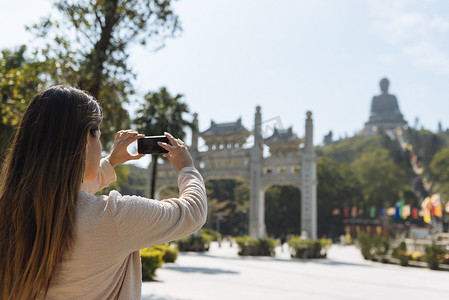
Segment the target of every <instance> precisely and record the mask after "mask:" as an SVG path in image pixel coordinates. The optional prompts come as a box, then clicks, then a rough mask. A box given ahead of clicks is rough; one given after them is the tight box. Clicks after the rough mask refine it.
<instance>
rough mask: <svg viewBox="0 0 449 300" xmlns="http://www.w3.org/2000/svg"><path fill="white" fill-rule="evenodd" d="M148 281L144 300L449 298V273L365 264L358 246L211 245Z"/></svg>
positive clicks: (411, 299)
mask: <svg viewBox="0 0 449 300" xmlns="http://www.w3.org/2000/svg"><path fill="white" fill-rule="evenodd" d="M157 275H158V277H157V281H155V282H144V284H143V287H142V299H143V300H150V299H151V300H221V299H226V300H228V299H238V300H239V299H242V300H252V299H258V300H261V299H345V300H347V299H348V300H349V299H407V300H413V299H449V272H442V271H431V270H429V269H418V268H410V267H400V266H396V265H385V264H381V263H374V262H370V261H365V260H364V259H363V258H362V257H361V255H360V251H359V250H358V249H356V248H355V247H354V246H337V245H334V246H332V248H331V249H330V251H329V255H328V259H320V260H292V259H290V258H289V253H288V252H287V251H286V249H284V251H281V248H278V249H277V252H276V257H272V258H270V257H239V256H238V255H237V249H236V247H235V246H234V247H230V245H229V244H225V243H224V244H223V245H222V247H218V245H217V244H216V243H214V244H212V245H211V249H210V251H209V252H206V253H203V254H197V253H181V254H180V255H179V257H178V260H177V261H176V263H175V264H165V265H164V266H163V267H162V268H161V269H159V270H158V271H157Z"/></svg>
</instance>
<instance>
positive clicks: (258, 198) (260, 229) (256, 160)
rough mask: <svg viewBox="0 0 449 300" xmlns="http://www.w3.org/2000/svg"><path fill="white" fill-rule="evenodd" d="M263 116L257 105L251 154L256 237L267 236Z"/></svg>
mask: <svg viewBox="0 0 449 300" xmlns="http://www.w3.org/2000/svg"><path fill="white" fill-rule="evenodd" d="M261 128H262V117H261V113H260V106H257V107H256V115H255V120H254V147H253V148H252V149H251V152H250V153H251V154H250V186H251V187H250V188H251V190H250V208H249V235H250V236H251V237H254V238H264V237H265V204H264V192H263V189H262V160H263V140H262V129H261Z"/></svg>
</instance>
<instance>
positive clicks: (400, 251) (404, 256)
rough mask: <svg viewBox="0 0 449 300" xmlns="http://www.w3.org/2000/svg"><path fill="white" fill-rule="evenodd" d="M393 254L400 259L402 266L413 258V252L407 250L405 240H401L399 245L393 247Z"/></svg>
mask: <svg viewBox="0 0 449 300" xmlns="http://www.w3.org/2000/svg"><path fill="white" fill-rule="evenodd" d="M391 256H392V257H394V258H397V259H399V263H400V265H401V266H407V265H408V262H409V261H410V260H411V258H412V257H411V254H410V253H409V252H408V251H407V245H406V244H405V242H404V241H401V242H400V243H399V245H397V246H396V247H394V248H393V251H392V253H391Z"/></svg>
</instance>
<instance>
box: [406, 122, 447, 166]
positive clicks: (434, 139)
mask: <svg viewBox="0 0 449 300" xmlns="http://www.w3.org/2000/svg"><path fill="white" fill-rule="evenodd" d="M405 137H406V139H407V140H408V142H409V143H410V144H411V145H413V151H414V153H415V154H416V155H417V156H418V158H419V161H420V163H421V164H422V167H423V168H424V170H425V173H426V174H427V173H428V172H429V169H430V163H431V161H432V158H433V156H434V155H435V153H437V152H438V151H439V150H441V149H442V148H443V147H445V146H446V147H447V146H449V144H448V142H449V137H448V136H447V135H446V136H445V134H444V133H440V134H435V133H433V132H431V131H429V130H425V129H422V130H415V129H410V130H408V131H407V132H406V134H405Z"/></svg>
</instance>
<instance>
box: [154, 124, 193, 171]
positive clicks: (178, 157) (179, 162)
mask: <svg viewBox="0 0 449 300" xmlns="http://www.w3.org/2000/svg"><path fill="white" fill-rule="evenodd" d="M164 134H165V136H166V137H167V138H168V140H169V141H170V144H171V145H169V144H167V143H162V142H159V143H158V144H159V146H161V147H162V148H164V149H165V150H167V151H168V153H165V154H163V156H164V157H166V158H168V161H169V162H170V163H171V164H172V165H173V167H175V169H176V170H178V171H181V169H182V168H185V167H194V164H193V159H192V156H190V153H189V149H187V146H186V144H184V142H183V141H182V140H181V139H175V138H174V137H173V136H172V135H171V134H170V133H168V132H165V133H164Z"/></svg>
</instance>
